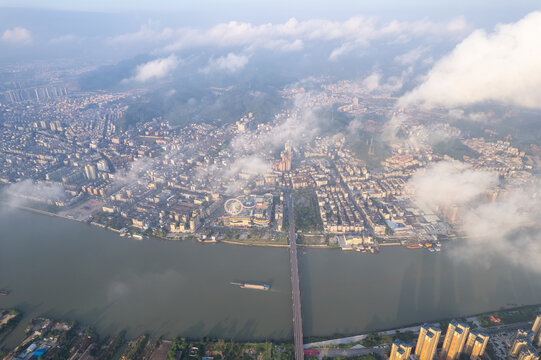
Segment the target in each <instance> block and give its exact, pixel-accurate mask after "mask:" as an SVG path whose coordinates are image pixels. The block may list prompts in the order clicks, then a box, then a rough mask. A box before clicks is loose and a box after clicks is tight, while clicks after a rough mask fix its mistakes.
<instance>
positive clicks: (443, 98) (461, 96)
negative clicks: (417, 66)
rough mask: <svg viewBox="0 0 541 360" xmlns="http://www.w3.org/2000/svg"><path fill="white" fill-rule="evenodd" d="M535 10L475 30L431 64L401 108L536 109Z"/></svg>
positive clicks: (539, 61)
mask: <svg viewBox="0 0 541 360" xmlns="http://www.w3.org/2000/svg"><path fill="white" fill-rule="evenodd" d="M540 38H541V12H533V13H530V14H529V15H527V16H526V17H524V18H523V19H522V20H520V21H518V22H516V23H511V24H501V25H498V26H496V28H495V30H494V31H493V32H492V33H486V32H485V31H483V30H476V31H474V32H473V33H472V34H471V35H470V36H468V37H467V38H466V39H465V40H464V41H462V42H461V43H460V44H458V45H457V46H456V48H455V49H454V50H453V51H452V52H451V53H450V54H448V55H447V56H445V57H444V58H442V59H441V60H439V61H438V62H436V64H435V65H434V67H433V68H432V70H430V71H429V73H428V74H427V75H426V77H425V79H424V81H423V82H422V83H421V85H419V86H418V87H416V88H415V89H414V90H412V91H411V92H409V93H408V94H406V95H405V96H403V97H402V98H401V100H400V102H399V103H400V105H401V106H408V105H412V104H418V105H421V106H424V107H438V106H444V107H459V106H467V105H471V104H475V103H483V102H499V103H503V104H508V105H516V106H523V107H527V108H534V109H541V92H540V91H539V89H540V88H541V47H540V46H539V39H540Z"/></svg>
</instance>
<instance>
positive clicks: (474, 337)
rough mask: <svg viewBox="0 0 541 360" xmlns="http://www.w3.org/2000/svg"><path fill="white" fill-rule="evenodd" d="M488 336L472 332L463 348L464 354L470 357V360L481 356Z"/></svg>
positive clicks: (476, 331)
mask: <svg viewBox="0 0 541 360" xmlns="http://www.w3.org/2000/svg"><path fill="white" fill-rule="evenodd" d="M488 338H489V337H488V335H486V334H485V333H483V332H481V331H478V330H473V331H472V332H470V335H468V340H467V341H466V345H465V346H464V353H465V354H466V355H468V356H469V357H470V359H471V360H476V359H478V358H480V357H481V356H483V354H484V353H485V349H486V347H487V344H488Z"/></svg>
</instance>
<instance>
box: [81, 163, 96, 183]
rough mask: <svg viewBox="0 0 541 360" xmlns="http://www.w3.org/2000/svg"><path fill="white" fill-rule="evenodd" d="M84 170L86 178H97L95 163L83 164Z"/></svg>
mask: <svg viewBox="0 0 541 360" xmlns="http://www.w3.org/2000/svg"><path fill="white" fill-rule="evenodd" d="M84 170H85V176H86V178H87V179H89V180H96V178H97V171H96V165H94V164H88V165H86V166H85V168H84Z"/></svg>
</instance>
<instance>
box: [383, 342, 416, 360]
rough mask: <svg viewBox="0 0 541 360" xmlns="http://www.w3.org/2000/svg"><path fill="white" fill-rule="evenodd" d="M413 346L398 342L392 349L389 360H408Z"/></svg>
mask: <svg viewBox="0 0 541 360" xmlns="http://www.w3.org/2000/svg"><path fill="white" fill-rule="evenodd" d="M411 349H412V346H411V345H409V344H406V343H405V342H402V341H400V340H396V341H395V342H394V343H393V346H392V347H391V354H390V355H389V360H407V359H408V358H409V356H410V354H411Z"/></svg>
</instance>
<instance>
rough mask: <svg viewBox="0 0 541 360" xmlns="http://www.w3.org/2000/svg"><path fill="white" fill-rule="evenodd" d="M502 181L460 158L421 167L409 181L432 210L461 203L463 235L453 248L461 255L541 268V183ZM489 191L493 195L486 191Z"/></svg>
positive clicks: (453, 252) (472, 259) (473, 259)
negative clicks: (506, 182) (500, 183)
mask: <svg viewBox="0 0 541 360" xmlns="http://www.w3.org/2000/svg"><path fill="white" fill-rule="evenodd" d="M531 180H532V181H531V182H530V183H529V185H523V184H521V185H519V184H511V183H508V184H507V185H506V187H505V188H502V187H501V185H500V186H499V185H498V176H497V174H495V173H490V172H487V171H482V170H476V169H473V168H471V167H469V166H468V165H465V164H463V163H460V162H458V161H443V162H440V163H438V164H436V165H434V166H433V167H432V168H430V169H427V170H426V171H419V172H418V173H417V174H415V175H414V176H413V177H412V178H411V179H410V180H409V182H408V186H409V187H410V188H412V189H414V190H415V193H414V200H416V201H418V202H422V203H425V204H427V205H428V206H429V207H432V209H434V210H436V209H439V210H443V209H444V208H445V207H448V206H456V207H457V208H458V216H457V220H458V222H457V224H456V226H457V230H458V231H459V233H460V234H461V235H463V236H464V239H463V240H456V241H455V244H453V246H450V247H449V248H448V249H446V250H448V251H450V253H451V255H453V256H454V257H456V258H457V259H458V260H462V261H470V262H475V263H479V262H484V263H486V264H487V265H488V266H490V264H491V262H493V261H495V259H497V260H498V261H499V260H505V261H507V262H509V263H511V264H514V265H517V266H522V267H524V268H526V269H529V270H533V271H536V272H537V273H541V262H539V254H540V253H541V232H540V225H539V224H540V222H541V202H539V196H540V195H541V184H540V183H539V181H538V180H536V179H531ZM487 191H488V192H489V193H491V194H497V196H496V198H494V197H493V196H485V195H486V194H487Z"/></svg>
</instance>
